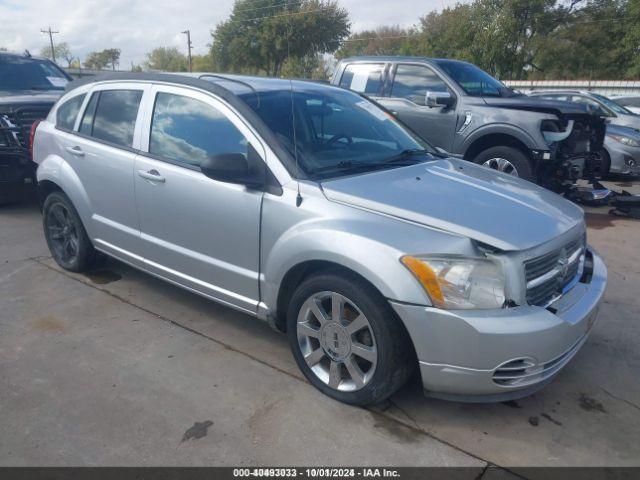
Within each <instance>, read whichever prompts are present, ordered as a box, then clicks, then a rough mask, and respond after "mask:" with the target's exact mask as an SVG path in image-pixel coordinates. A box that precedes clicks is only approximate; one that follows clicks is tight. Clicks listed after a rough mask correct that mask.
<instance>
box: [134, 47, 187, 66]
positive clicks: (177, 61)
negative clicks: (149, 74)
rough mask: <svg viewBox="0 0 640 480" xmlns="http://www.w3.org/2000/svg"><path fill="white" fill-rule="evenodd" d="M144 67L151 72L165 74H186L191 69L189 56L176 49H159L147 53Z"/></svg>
mask: <svg viewBox="0 0 640 480" xmlns="http://www.w3.org/2000/svg"><path fill="white" fill-rule="evenodd" d="M144 65H145V67H146V68H148V69H149V70H160V71H164V72H186V71H187V70H188V68H189V62H188V60H187V56H186V55H185V54H183V53H182V52H180V50H178V49H177V48H176V47H158V48H154V49H153V50H151V51H150V52H149V53H147V60H146V61H145V62H144Z"/></svg>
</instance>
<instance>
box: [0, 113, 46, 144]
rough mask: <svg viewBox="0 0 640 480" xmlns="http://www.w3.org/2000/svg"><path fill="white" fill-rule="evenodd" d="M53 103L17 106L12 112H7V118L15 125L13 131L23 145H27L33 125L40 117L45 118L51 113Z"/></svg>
mask: <svg viewBox="0 0 640 480" xmlns="http://www.w3.org/2000/svg"><path fill="white" fill-rule="evenodd" d="M50 109H51V105H38V106H32V105H29V106H24V107H17V108H15V109H14V110H13V111H12V112H11V113H7V114H5V115H4V116H6V119H7V120H9V122H11V124H12V125H13V126H14V127H15V128H12V131H13V132H14V133H15V136H16V139H17V140H18V142H19V143H20V145H21V146H23V147H25V148H26V146H27V142H28V141H29V133H30V132H31V125H33V122H35V121H36V120H38V119H42V118H45V117H46V116H47V115H48V114H49V110H50Z"/></svg>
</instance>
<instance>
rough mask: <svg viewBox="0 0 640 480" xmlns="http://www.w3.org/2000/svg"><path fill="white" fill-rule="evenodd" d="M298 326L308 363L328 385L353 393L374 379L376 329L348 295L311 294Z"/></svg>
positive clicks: (327, 292) (303, 354) (376, 356)
mask: <svg viewBox="0 0 640 480" xmlns="http://www.w3.org/2000/svg"><path fill="white" fill-rule="evenodd" d="M296 328H297V331H296V333H297V337H298V346H299V347H300V351H301V353H302V356H303V357H304V360H305V362H306V363H307V365H308V366H309V368H310V369H311V371H312V372H313V373H314V374H315V375H316V376H317V377H318V378H319V379H320V380H321V381H322V382H324V383H325V384H326V385H328V386H329V387H331V388H334V389H336V390H339V391H345V392H352V391H356V390H360V389H361V388H363V387H364V386H365V385H367V383H369V381H371V378H372V377H373V374H374V373H375V370H376V365H377V362H378V351H377V347H376V342H375V337H374V334H373V329H372V328H371V324H370V323H369V321H368V320H367V317H366V316H365V315H364V314H363V313H362V311H361V310H360V309H359V308H358V306H357V305H355V304H354V303H353V302H352V301H351V300H349V299H348V298H346V297H345V296H344V295H341V294H339V293H336V292H329V291H325V292H318V293H316V294H314V295H312V296H311V297H309V298H308V299H307V300H306V301H305V302H304V303H303V304H302V307H301V308H300V312H299V314H298V321H297V324H296Z"/></svg>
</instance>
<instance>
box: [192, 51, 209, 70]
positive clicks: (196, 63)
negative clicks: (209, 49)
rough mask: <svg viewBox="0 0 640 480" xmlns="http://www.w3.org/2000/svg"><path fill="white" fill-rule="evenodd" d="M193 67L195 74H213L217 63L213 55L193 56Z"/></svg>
mask: <svg viewBox="0 0 640 480" xmlns="http://www.w3.org/2000/svg"><path fill="white" fill-rule="evenodd" d="M191 66H192V70H193V71H194V72H213V71H214V70H215V62H214V61H213V57H212V56H211V53H206V54H204V55H192V56H191Z"/></svg>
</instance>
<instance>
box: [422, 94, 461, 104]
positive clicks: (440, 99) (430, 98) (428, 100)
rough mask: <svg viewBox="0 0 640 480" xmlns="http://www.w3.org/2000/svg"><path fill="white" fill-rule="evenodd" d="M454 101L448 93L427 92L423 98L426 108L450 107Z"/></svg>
mask: <svg viewBox="0 0 640 480" xmlns="http://www.w3.org/2000/svg"><path fill="white" fill-rule="evenodd" d="M453 102H454V99H453V97H452V96H451V94H450V93H449V92H429V91H427V93H426V94H425V96H424V104H425V105H426V106H427V107H450V106H451V105H453Z"/></svg>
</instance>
